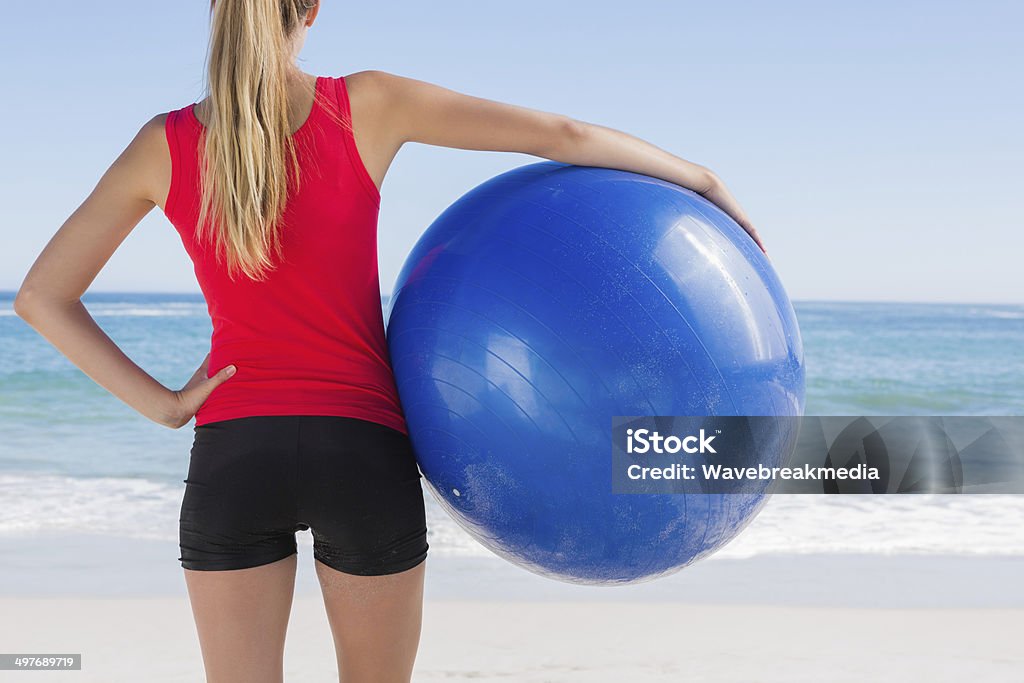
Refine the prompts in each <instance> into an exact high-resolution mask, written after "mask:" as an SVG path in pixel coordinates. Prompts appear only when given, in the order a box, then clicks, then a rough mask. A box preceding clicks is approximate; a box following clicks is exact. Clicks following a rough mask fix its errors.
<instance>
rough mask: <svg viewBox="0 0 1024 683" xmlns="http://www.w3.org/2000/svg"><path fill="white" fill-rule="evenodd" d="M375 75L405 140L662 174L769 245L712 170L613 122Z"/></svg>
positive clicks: (390, 123) (389, 126) (389, 120)
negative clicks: (604, 123)
mask: <svg viewBox="0 0 1024 683" xmlns="http://www.w3.org/2000/svg"><path fill="white" fill-rule="evenodd" d="M363 75H364V76H371V75H372V79H373V80H374V81H375V82H376V88H375V90H376V91H377V92H378V93H379V98H378V102H379V103H380V109H379V111H380V112H381V116H382V117H383V118H384V119H386V120H385V121H382V124H384V125H382V126H381V128H383V129H385V130H388V131H392V132H390V133H389V134H391V135H394V136H396V138H397V139H396V140H394V147H395V148H396V149H397V148H398V147H400V146H401V145H402V144H403V143H405V142H420V143H423V144H428V145H438V146H442V147H454V148H458V149H473V150H486V151H496V152H520V153H523V154H532V155H534V156H538V157H542V158H545V159H551V160H553V161H559V162H562V163H567V164H575V165H579V166H599V167H604V168H615V169H620V170H624V171H632V172H634V173H641V174H643V175H648V176H652V177H655V178H661V179H663V180H667V181H669V182H672V183H675V184H677V185H680V186H682V187H685V188H688V189H690V190H693V191H694V192H698V193H700V194H701V195H703V196H704V197H706V198H707V199H709V200H710V201H712V202H714V203H715V204H717V205H718V206H719V208H721V209H722V210H723V211H725V212H726V213H727V214H729V215H730V216H731V217H732V218H733V220H735V221H736V222H737V223H738V224H739V225H740V226H741V227H743V229H744V230H746V231H747V232H748V233H749V234H750V236H751V237H752V238H753V239H754V241H755V242H756V243H757V245H758V246H759V247H761V249H762V250H763V249H764V245H763V244H762V243H761V239H760V237H759V235H758V234H757V230H755V229H754V226H753V224H752V223H751V222H750V219H749V218H748V217H747V215H746V212H744V211H743V209H742V208H741V207H740V205H739V203H738V202H737V201H736V199H735V197H733V196H732V194H731V193H730V192H729V190H728V188H726V186H725V183H723V182H722V181H721V179H720V178H719V177H718V176H717V175H715V173H714V172H712V171H711V170H710V169H708V168H706V167H704V166H701V165H699V164H695V163H692V162H690V161H687V160H685V159H682V158H680V157H677V156H675V155H673V154H671V153H669V152H667V151H665V150H663V149H661V148H659V147H656V146H655V145H652V144H650V143H648V142H645V141H644V140H641V139H639V138H637V137H634V136H632V135H629V134H628V133H624V132H622V131H619V130H615V129H613V128H608V127H605V126H601V125H597V124H593V123H587V122H584V121H579V120H577V119H573V118H571V117H568V116H564V115H562V114H553V113H549V112H544V111H538V110H535V109H528V108H526V107H520V106H516V105H513V104H505V103H502V102H495V101H493V100H487V99H482V98H479V97H473V96H471V95H464V94H461V93H457V92H454V91H452V90H448V89H447V88H443V87H440V86H437V85H433V84H430V83H426V82H424V81H419V80H416V79H412V78H405V77H402V76H396V75H394V74H390V73H387V72H384V71H373V72H363Z"/></svg>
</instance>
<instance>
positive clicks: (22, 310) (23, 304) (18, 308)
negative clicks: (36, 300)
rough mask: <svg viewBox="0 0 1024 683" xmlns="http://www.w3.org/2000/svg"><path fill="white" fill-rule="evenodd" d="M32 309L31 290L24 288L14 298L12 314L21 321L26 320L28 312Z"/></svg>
mask: <svg viewBox="0 0 1024 683" xmlns="http://www.w3.org/2000/svg"><path fill="white" fill-rule="evenodd" d="M31 308H32V294H31V290H28V289H26V288H25V287H24V285H23V286H22V287H21V289H19V290H18V293H17V294H16V295H15V296H14V314H15V315H16V316H18V317H19V318H21V319H22V320H28V317H29V315H30V312H29V311H30V310H31Z"/></svg>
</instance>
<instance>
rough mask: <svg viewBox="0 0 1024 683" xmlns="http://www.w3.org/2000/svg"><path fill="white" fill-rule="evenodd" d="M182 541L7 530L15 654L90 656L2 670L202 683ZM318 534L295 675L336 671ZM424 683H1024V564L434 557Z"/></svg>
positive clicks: (818, 558)
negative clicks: (595, 565) (654, 566)
mask: <svg viewBox="0 0 1024 683" xmlns="http://www.w3.org/2000/svg"><path fill="white" fill-rule="evenodd" d="M176 551H177V547H176V545H175V544H174V543H173V542H171V541H153V542H143V541H127V540H124V539H114V538H109V537H103V536H84V535H80V534H79V535H74V536H66V537H58V536H48V537H45V538H44V537H36V538H24V539H17V540H12V539H6V540H3V541H0V652H35V653H61V652H65V653H81V654H82V655H83V668H82V670H81V671H76V672H68V671H64V672H53V673H51V672H32V673H12V672H0V681H8V680H11V681H31V682H32V683H38V682H42V681H75V682H76V683H83V682H85V681H90V682H93V681H94V682H97V683H99V682H103V683H113V682H117V681H147V682H149V681H152V682H153V683H164V682H170V681H202V680H203V674H202V663H201V658H200V652H199V643H198V640H197V638H196V634H195V627H194V625H193V622H192V615H191V611H190V607H189V604H188V600H187V598H186V593H185V587H184V580H183V578H182V575H181V569H180V567H178V566H177V563H176V562H174V561H173V558H174V556H175V553H176ZM311 563H312V560H311V557H310V548H309V547H307V544H306V543H305V542H303V543H300V561H299V570H298V571H299V573H298V576H297V580H296V597H295V601H294V606H293V611H292V619H291V622H290V625H289V633H288V640H287V646H286V647H287V649H286V656H285V666H286V680H287V681H302V682H307V681H308V682H311V683H315V682H318V681H323V682H325V683H326V682H330V681H335V680H337V679H336V672H335V666H334V652H333V647H332V643H331V637H330V631H329V627H328V625H327V620H326V616H325V614H324V610H323V605H322V603H321V602H320V597H319V587H318V586H317V584H316V581H315V574H314V572H313V568H312V564H311ZM428 563H429V564H428V571H427V586H426V605H425V616H424V627H423V638H422V643H421V647H420V653H419V658H418V660H417V667H416V675H415V678H414V680H415V681H418V682H422V683H435V682H436V683H442V682H444V683H453V682H454V683H457V682H459V681H472V682H474V683H479V682H480V681H498V682H515V683H534V682H541V681H545V682H546V681H552V682H554V681H558V682H566V683H576V682H583V681H590V682H594V683H604V682H611V681H615V682H616V683H643V682H647V681H650V682H652V683H661V682H663V681H665V682H667V681H673V682H678V681H744V682H757V681H769V682H770V681H780V682H782V681H785V682H787V683H790V682H795V681H815V682H823V681H869V680H870V681H901V682H902V681H929V682H930V683H931V682H935V681H958V682H959V681H963V680H965V679H966V680H969V681H971V683H979V682H981V681H1007V682H1011V681H1012V682H1014V683H1019V682H1020V681H1024V648H1022V647H1021V646H1020V633H1021V628H1022V627H1024V583H1022V582H1021V577H1022V576H1024V557H1021V556H1016V555H1006V556H993V555H988V556H984V555H983V556H974V557H971V556H937V555H925V554H921V555H884V554H875V555H868V554H860V555H841V554H824V555H758V556H754V557H750V558H746V559H720V558H711V559H709V560H705V561H702V562H699V563H697V564H695V565H693V566H692V567H688V568H686V569H684V570H683V571H681V572H679V573H678V574H675V575H673V576H669V577H665V578H663V579H659V580H657V581H652V582H648V583H644V584H640V585H635V586H627V587H617V588H597V587H584V586H572V585H567V584H563V583H559V582H555V581H552V580H549V579H544V578H541V577H537V576H534V575H533V574H530V573H528V572H526V571H523V570H521V569H518V568H516V567H514V566H512V565H510V564H508V563H506V562H504V561H502V560H499V559H497V558H495V557H458V556H446V555H445V554H443V553H436V554H434V555H433V556H432V557H431V559H429V560H428Z"/></svg>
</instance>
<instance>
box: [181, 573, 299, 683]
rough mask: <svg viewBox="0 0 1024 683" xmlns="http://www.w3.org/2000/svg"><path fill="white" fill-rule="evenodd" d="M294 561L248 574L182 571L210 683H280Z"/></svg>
mask: <svg viewBox="0 0 1024 683" xmlns="http://www.w3.org/2000/svg"><path fill="white" fill-rule="evenodd" d="M296 560H297V556H296V555H295V554H292V555H289V556H287V557H285V558H284V559H281V560H278V561H276V562H271V563H269V564H263V565H260V566H257V567H252V568H249V569H236V570H225V571H193V570H188V569H186V570H185V583H186V585H187V587H188V597H189V602H190V603H191V605H192V616H193V618H194V619H195V624H196V633H197V634H198V635H199V645H200V649H201V651H202V655H203V667H204V669H205V671H206V680H207V682H208V683H236V682H237V683H280V682H281V681H282V680H283V679H284V647H285V634H286V632H287V629H288V617H289V614H290V613H291V607H292V596H293V594H294V592H295V567H296V564H297V562H296Z"/></svg>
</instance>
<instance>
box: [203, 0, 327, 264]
mask: <svg viewBox="0 0 1024 683" xmlns="http://www.w3.org/2000/svg"><path fill="white" fill-rule="evenodd" d="M317 2H318V0H211V2H210V14H211V29H210V51H209V56H208V65H207V80H208V82H207V90H208V93H209V96H208V107H209V111H210V114H209V115H208V116H207V119H208V121H207V124H206V126H205V127H204V138H205V142H204V143H202V144H200V145H199V147H200V149H199V152H200V156H201V158H202V161H201V163H200V166H201V182H200V185H201V190H200V209H199V223H198V226H197V230H198V237H199V238H200V239H201V240H206V241H207V242H209V241H212V242H213V243H214V248H215V250H216V254H217V256H218V258H219V259H221V261H222V262H223V261H225V260H226V262H227V270H228V274H229V277H230V278H231V279H232V280H233V279H235V275H236V274H237V273H239V272H241V273H244V274H245V275H246V276H248V277H249V278H252V279H254V280H262V279H265V277H266V274H267V272H268V271H269V270H272V269H273V268H274V264H275V261H276V260H277V259H278V258H279V257H280V255H281V225H280V220H281V217H282V214H283V213H284V210H285V206H286V205H287V201H288V194H289V189H290V187H289V177H288V171H289V165H290V168H291V170H292V172H293V174H294V179H295V189H296V190H297V189H298V187H299V162H298V158H297V156H296V152H295V145H294V141H293V140H292V137H291V129H290V123H289V121H288V90H287V87H286V86H287V82H288V77H289V75H290V74H292V73H293V69H294V66H293V65H292V64H291V63H290V61H291V60H290V57H291V54H290V38H291V36H292V34H293V33H294V31H295V30H296V29H297V28H298V27H299V26H300V24H301V22H302V20H303V19H304V18H305V17H306V14H307V13H308V12H309V10H311V9H312V8H313V7H315V6H316V4H317ZM314 95H315V96H316V95H317V93H316V92H315V89H314ZM317 106H318V103H317V102H314V103H313V107H314V110H315V109H316V107H317ZM311 113H312V112H311Z"/></svg>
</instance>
